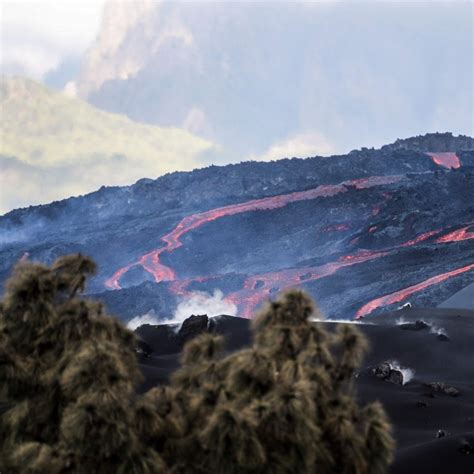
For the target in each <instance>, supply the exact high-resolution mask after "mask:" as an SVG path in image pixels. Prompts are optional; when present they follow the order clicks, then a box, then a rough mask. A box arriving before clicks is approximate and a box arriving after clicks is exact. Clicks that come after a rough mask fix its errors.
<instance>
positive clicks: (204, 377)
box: [0, 255, 394, 474]
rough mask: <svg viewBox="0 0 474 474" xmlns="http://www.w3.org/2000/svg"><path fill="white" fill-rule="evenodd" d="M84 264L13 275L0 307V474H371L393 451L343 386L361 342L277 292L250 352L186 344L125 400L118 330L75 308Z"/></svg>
mask: <svg viewBox="0 0 474 474" xmlns="http://www.w3.org/2000/svg"><path fill="white" fill-rule="evenodd" d="M94 271H95V265H94V263H93V262H92V261H91V260H90V259H88V258H86V257H83V256H80V255H77V256H68V257H63V258H60V259H58V260H57V261H56V262H55V263H54V265H53V266H52V267H51V268H49V267H46V266H42V265H38V264H32V263H27V262H24V263H20V264H19V265H18V266H17V267H16V268H15V271H14V275H13V277H12V278H11V279H10V280H9V282H8V284H7V290H6V294H5V297H4V299H3V300H2V302H1V304H0V471H2V472H9V473H22V474H33V473H34V474H36V473H37V474H40V473H41V474H44V473H46V472H47V473H91V472H94V473H124V474H125V473H132V474H133V473H136V474H146V473H150V474H151V473H169V474H200V473H203V474H204V473H205V474H209V473H222V474H232V473H244V474H245V473H249V474H250V473H251V474H264V473H271V474H290V473H302V474H304V473H323V474H324V473H328V474H329V473H331V474H332V473H344V474H352V473H354V474H356V473H360V474H362V473H364V474H365V473H374V474H375V473H384V472H386V470H387V466H388V465H389V463H390V461H391V459H392V453H393V449H394V443H393V439H392V436H391V430H390V425H389V423H388V421H387V418H386V415H385V413H384V411H383V409H382V407H381V405H380V404H378V403H373V404H370V405H367V406H365V407H362V408H361V407H359V406H358V404H357V402H356V399H355V394H354V389H353V386H352V385H353V384H352V375H353V373H354V370H355V369H356V368H357V367H358V366H359V364H360V362H361V359H362V357H363V354H364V352H365V350H366V342H365V339H364V338H363V337H362V335H361V334H360V332H359V331H358V330H357V329H356V328H355V327H354V326H352V325H340V326H339V327H338V329H337V330H336V331H335V332H330V331H327V330H325V329H323V327H322V325H321V324H319V325H317V326H316V325H314V324H312V323H311V322H310V321H309V319H308V318H309V317H310V316H311V315H312V314H313V305H312V302H311V300H310V299H309V298H308V297H307V296H305V295H304V294H303V293H302V292H299V291H291V292H288V293H286V294H284V295H283V296H282V297H281V299H280V300H279V301H277V302H273V303H269V304H268V306H267V308H266V309H264V310H263V311H262V312H261V313H260V314H259V315H257V316H256V318H255V319H254V321H253V330H254V343H253V346H252V347H251V348H248V349H244V350H241V351H239V352H236V353H233V354H231V355H227V356H224V354H223V353H222V339H221V338H220V337H217V336H214V335H211V334H202V335H200V336H198V337H196V338H195V339H193V340H192V341H190V342H189V343H188V344H187V345H186V346H185V348H184V351H183V354H182V366H181V368H180V369H179V370H178V371H177V372H176V373H175V374H174V375H173V377H172V379H171V382H170V384H169V385H168V386H162V387H156V388H153V389H151V390H150V391H149V392H147V393H145V394H144V395H137V393H136V391H135V387H136V384H137V383H138V382H139V380H140V378H141V375H140V372H139V369H138V365H137V361H136V352H135V347H136V340H135V337H134V335H133V333H132V332H130V331H129V330H127V329H126V328H124V327H123V326H122V325H121V324H120V323H119V322H118V321H116V320H115V319H113V318H111V317H110V316H107V315H106V314H105V313H104V310H103V307H102V305H100V304H98V303H95V302H91V301H87V300H84V299H81V298H80V297H79V296H78V292H79V291H82V290H83V288H84V284H85V279H86V277H87V276H88V275H90V274H92V273H94Z"/></svg>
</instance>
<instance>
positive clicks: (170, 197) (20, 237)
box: [0, 134, 474, 319]
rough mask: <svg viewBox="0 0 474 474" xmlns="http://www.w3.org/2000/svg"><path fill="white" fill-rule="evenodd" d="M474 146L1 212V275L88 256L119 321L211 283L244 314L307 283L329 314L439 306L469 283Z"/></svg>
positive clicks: (237, 171)
mask: <svg viewBox="0 0 474 474" xmlns="http://www.w3.org/2000/svg"><path fill="white" fill-rule="evenodd" d="M473 150H474V144H473V139H472V138H469V137H453V136H452V135H451V134H430V135H426V136H423V137H415V138H412V139H407V140H399V141H397V142H396V143H395V144H392V145H389V146H385V147H383V148H382V149H380V150H374V149H362V150H360V151H353V152H351V153H349V154H348V155H343V156H333V157H329V158H321V157H315V158H308V159H305V160H301V159H291V160H290V159H285V160H281V161H277V162H270V163H255V162H247V163H242V164H238V165H229V166H224V167H217V166H211V167H209V168H205V169H200V170H196V171H193V172H191V173H172V174H168V175H165V176H163V177H161V178H159V179H157V180H148V179H144V180H140V181H138V182H137V183H136V184H135V185H133V186H129V187H116V188H101V189H100V190H98V191H97V192H95V193H91V194H88V195H86V196H83V197H79V198H71V199H68V200H64V201H60V202H56V203H52V204H50V205H47V206H37V207H32V208H28V209H20V210H16V211H13V212H11V213H9V214H6V215H5V216H3V217H1V218H0V236H1V241H0V242H1V244H0V245H1V246H0V256H1V258H0V261H1V268H0V277H1V278H2V281H4V280H5V278H6V276H7V274H8V273H9V271H10V269H11V266H12V265H13V264H14V263H15V262H16V261H17V260H19V259H20V258H31V259H35V260H41V261H45V262H51V261H52V260H53V259H54V258H55V257H56V256H58V255H61V254H64V253H70V252H83V253H86V254H88V255H91V256H92V257H93V258H94V259H95V260H96V261H97V263H98V264H99V269H100V273H99V274H98V276H97V277H96V278H95V280H94V281H93V284H92V287H91V288H90V289H89V291H91V292H92V293H95V294H97V295H98V296H99V297H100V298H102V299H105V301H106V302H107V304H108V306H109V307H110V309H111V311H112V312H114V313H115V314H117V315H118V316H119V317H122V318H124V319H129V318H131V317H133V316H136V315H140V314H144V313H146V312H147V311H150V310H152V309H153V310H154V311H155V312H156V313H157V314H158V315H159V316H161V317H169V316H170V315H171V314H172V313H173V311H174V309H175V307H176V302H177V301H178V300H180V299H182V298H186V297H187V296H189V295H190V294H191V293H192V292H193V291H207V292H212V291H213V290H215V289H219V290H221V291H222V292H223V294H224V298H225V299H226V300H227V302H228V303H229V304H230V305H234V307H235V308H236V312H237V314H238V315H241V316H244V317H247V316H249V315H250V314H251V313H252V311H253V309H254V308H255V306H258V304H259V303H261V302H262V301H263V300H265V299H267V298H268V297H271V296H272V295H273V294H274V293H276V292H277V291H279V290H282V289H284V288H287V287H289V286H301V287H303V288H304V289H306V290H307V291H308V292H309V293H310V294H311V295H312V296H313V297H315V298H316V299H317V300H318V302H319V304H320V306H321V307H322V309H323V311H324V312H325V313H326V314H327V315H328V316H332V317H344V318H352V317H361V316H365V315H368V314H370V313H372V312H377V311H381V310H383V309H390V308H392V307H393V306H397V305H399V304H400V303H402V302H406V301H408V300H410V301H411V302H413V303H415V304H420V305H436V304H438V303H440V302H441V301H443V300H445V299H446V298H448V297H449V296H450V295H451V294H453V293H455V292H456V291H458V290H460V289H461V288H462V287H463V286H466V285H467V284H469V283H471V282H472V281H473V279H474V245H473V237H474V227H473V224H474V204H473V203H474V151H473Z"/></svg>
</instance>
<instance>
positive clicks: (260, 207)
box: [105, 175, 403, 290]
mask: <svg viewBox="0 0 474 474" xmlns="http://www.w3.org/2000/svg"><path fill="white" fill-rule="evenodd" d="M402 179H403V176H399V175H395V176H372V177H367V178H360V179H353V180H348V181H343V182H342V183H339V184H325V185H320V186H318V187H317V188H313V189H309V190H307V191H297V192H293V193H289V194H281V195H278V196H271V197H266V198H262V199H254V200H252V201H247V202H242V203H238V204H231V205H228V206H224V207H219V208H216V209H211V210H209V211H205V212H200V213H197V214H191V215H189V216H186V217H184V218H183V219H182V220H181V221H180V222H179V223H178V225H177V226H176V227H175V228H174V229H172V230H171V232H169V233H168V234H166V235H165V236H163V237H162V238H161V240H162V241H163V242H164V243H165V245H164V246H162V247H160V248H159V249H156V250H153V251H152V252H149V253H147V254H145V255H143V256H141V257H140V259H139V260H138V261H136V262H134V263H131V264H129V265H127V266H125V267H122V268H120V269H118V270H117V271H116V272H115V273H114V274H113V275H112V276H111V277H110V278H109V279H108V280H106V282H105V286H106V287H107V288H108V289H113V290H118V289H120V288H121V286H120V279H121V278H122V276H123V275H125V274H126V273H127V272H128V271H129V270H130V269H131V268H133V267H135V266H138V265H139V266H141V267H143V268H144V269H145V270H146V271H147V272H148V273H150V274H151V275H153V277H154V279H155V281H156V282H160V281H174V280H175V279H176V275H175V273H174V271H173V270H172V269H171V268H170V267H167V266H166V265H164V264H162V263H161V261H160V257H161V255H162V254H163V253H165V252H166V253H170V252H172V251H174V250H176V249H177V248H179V247H181V246H182V245H183V244H182V242H181V240H180V239H181V237H182V236H183V235H184V234H186V233H187V232H190V231H191V230H194V229H197V228H198V227H201V226H202V225H204V224H206V223H208V222H212V221H215V220H217V219H220V218H222V217H225V216H232V215H236V214H241V213H243V212H253V211H265V210H271V209H279V208H282V207H284V206H286V205H287V204H289V203H292V202H298V201H305V200H309V199H317V198H326V197H331V196H335V195H336V194H339V193H344V192H347V191H348V187H350V186H353V187H355V188H356V189H367V188H371V187H373V186H381V185H386V184H392V183H396V182H398V181H400V180H402Z"/></svg>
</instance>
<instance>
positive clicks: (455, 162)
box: [426, 152, 461, 169]
mask: <svg viewBox="0 0 474 474" xmlns="http://www.w3.org/2000/svg"><path fill="white" fill-rule="evenodd" d="M426 154H427V155H428V156H430V157H431V159H432V160H433V161H434V162H435V163H436V164H437V165H438V166H444V167H445V168H454V169H457V168H460V167H461V162H460V161H459V158H458V156H457V155H456V153H452V152H445V153H426Z"/></svg>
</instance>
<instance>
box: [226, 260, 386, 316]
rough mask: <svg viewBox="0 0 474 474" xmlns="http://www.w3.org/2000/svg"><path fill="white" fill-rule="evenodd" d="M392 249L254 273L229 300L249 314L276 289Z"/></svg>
mask: <svg viewBox="0 0 474 474" xmlns="http://www.w3.org/2000/svg"><path fill="white" fill-rule="evenodd" d="M388 253H389V252H359V253H357V254H354V255H346V256H344V257H341V258H340V259H339V260H337V261H336V262H330V263H326V264H324V265H320V266H317V267H302V268H292V269H287V270H281V271H278V272H270V273H263V274H261V275H253V276H251V277H249V278H247V280H246V281H245V284H244V287H243V289H242V290H239V291H236V292H234V293H231V294H230V295H228V296H227V297H226V299H227V300H229V301H231V302H232V303H234V304H236V305H238V306H239V316H241V317H243V318H250V317H251V316H252V311H253V309H254V308H255V307H256V306H257V305H258V304H260V303H262V302H263V301H264V300H265V299H267V298H268V297H269V296H270V295H271V294H272V293H273V292H274V291H281V290H284V289H285V288H290V287H293V286H297V285H299V284H301V283H306V282H308V281H314V280H318V279H319V278H323V277H326V276H328V275H332V274H333V273H335V272H336V271H337V270H339V269H340V268H344V267H348V266H351V265H355V264H357V263H362V262H367V261H368V260H374V259H376V258H379V257H382V256H384V255H387V254H388Z"/></svg>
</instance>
